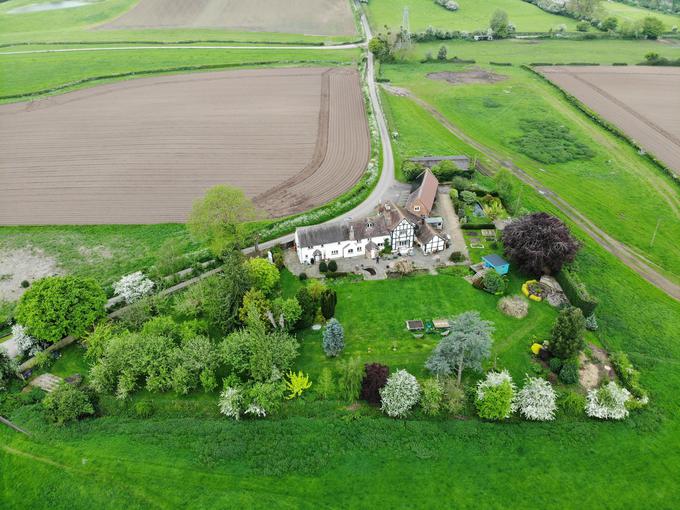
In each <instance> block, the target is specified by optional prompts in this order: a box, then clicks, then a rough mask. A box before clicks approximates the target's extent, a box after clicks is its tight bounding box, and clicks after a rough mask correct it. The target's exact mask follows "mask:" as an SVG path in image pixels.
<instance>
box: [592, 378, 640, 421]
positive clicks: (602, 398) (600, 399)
mask: <svg viewBox="0 0 680 510" xmlns="http://www.w3.org/2000/svg"><path fill="white" fill-rule="evenodd" d="M630 398H631V395H630V392H629V391H628V390H627V389H625V388H621V387H620V386H619V385H617V384H616V383H615V382H614V381H611V382H610V383H609V384H607V385H605V386H602V387H601V388H597V389H593V390H590V391H589V392H588V398H587V401H586V414H587V415H588V416H590V417H591V418H599V419H601V420H623V419H624V418H626V417H627V416H628V409H627V408H626V402H628V400H630Z"/></svg>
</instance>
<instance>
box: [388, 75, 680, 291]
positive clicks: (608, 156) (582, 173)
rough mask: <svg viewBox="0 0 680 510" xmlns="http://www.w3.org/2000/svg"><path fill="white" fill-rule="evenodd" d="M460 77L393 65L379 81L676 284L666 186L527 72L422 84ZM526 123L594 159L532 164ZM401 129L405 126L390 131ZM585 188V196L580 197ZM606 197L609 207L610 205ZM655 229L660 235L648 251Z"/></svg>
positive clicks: (670, 189) (673, 219) (678, 233)
mask: <svg viewBox="0 0 680 510" xmlns="http://www.w3.org/2000/svg"><path fill="white" fill-rule="evenodd" d="M464 69H465V68H464V67H463V66H460V65H451V64H449V65H442V64H410V65H407V64H399V65H392V66H383V67H382V74H383V76H384V77H386V78H388V79H390V80H391V84H393V85H395V86H398V87H404V88H406V89H408V90H410V91H411V92H412V93H414V94H415V95H416V96H417V97H419V98H421V99H424V100H425V101H427V102H428V103H430V104H431V105H433V106H434V107H435V108H437V109H438V110H439V111H440V112H441V113H442V114H443V115H445V116H446V117H447V118H448V119H450V120H451V121H452V122H453V123H454V124H455V125H457V126H459V127H460V128H462V129H463V130H464V131H465V133H466V134H467V135H469V136H472V137H473V138H475V139H476V140H478V141H479V142H481V143H483V144H485V145H486V146H488V147H490V148H492V149H494V150H496V151H498V152H499V153H501V154H504V155H507V156H508V157H510V158H512V161H513V162H515V163H516V164H517V165H519V166H520V167H521V168H523V169H525V170H526V171H528V172H529V173H530V174H531V175H532V176H534V177H535V178H537V179H539V180H540V181H541V182H543V183H545V184H546V186H548V188H550V189H552V190H554V191H556V192H557V193H558V194H559V195H560V196H562V197H563V198H564V199H566V200H567V201H568V202H569V203H571V204H572V205H573V206H575V207H576V208H577V209H579V210H580V211H581V212H582V213H584V214H585V215H586V216H587V217H589V218H590V219H591V220H592V221H594V222H595V223H596V224H598V225H599V226H600V227H601V228H603V229H604V230H606V231H607V232H608V233H609V234H611V235H613V236H614V237H616V238H617V239H619V240H620V241H622V242H625V243H627V244H628V245H630V246H632V247H634V248H635V249H636V250H638V251H639V252H640V253H642V254H644V255H645V256H646V257H648V258H649V259H651V260H652V261H654V262H656V263H657V264H659V265H660V266H661V267H662V268H663V269H664V270H665V271H666V272H667V273H668V274H669V275H670V276H671V277H672V278H675V279H676V280H678V279H680V258H679V257H678V254H677V250H675V249H674V248H673V247H674V245H675V239H678V238H679V237H680V221H678V218H679V216H678V211H679V208H678V206H679V204H680V196H679V193H678V190H677V187H676V185H675V184H674V183H673V182H671V181H670V178H668V177H667V176H666V175H665V174H662V173H661V172H660V171H659V170H658V169H656V168H655V167H654V166H652V165H651V164H650V163H649V162H647V161H646V160H644V159H643V158H640V157H639V156H638V155H637V154H636V153H635V151H634V150H633V149H632V148H630V147H629V146H627V145H626V144H625V143H623V142H622V141H620V140H618V139H617V138H615V137H614V136H612V135H610V134H609V133H607V132H606V131H604V130H603V129H601V128H599V127H598V126H596V125H595V124H594V123H592V121H590V119H588V118H586V117H585V116H584V115H582V114H581V112H579V111H577V110H576V109H575V108H573V107H571V106H570V105H569V104H568V103H566V102H565V101H564V100H563V99H562V98H561V97H560V96H559V95H558V93H557V92H556V91H554V90H552V89H551V88H550V86H549V85H546V84H545V83H542V82H541V81H540V79H537V78H536V77H534V76H532V75H531V74H530V73H529V72H527V71H524V70H522V69H518V68H515V67H501V68H498V67H489V68H488V69H489V70H490V71H492V72H495V73H500V74H503V75H506V76H507V77H508V79H506V80H505V81H501V82H499V83H494V84H475V85H451V84H450V83H447V82H446V81H439V80H431V79H428V78H427V77H426V75H427V74H428V73H430V72H439V71H444V70H446V71H452V72H456V71H461V70H464ZM489 99H492V100H493V102H489ZM492 106H493V107H492ZM531 119H536V120H540V119H551V120H553V121H555V122H558V123H559V124H560V125H564V126H566V127H567V128H568V130H569V132H570V133H572V134H573V135H574V136H575V137H576V138H577V139H578V140H579V141H580V143H585V144H586V145H587V146H588V148H589V149H590V150H592V151H593V152H594V153H595V156H594V157H593V158H591V159H586V160H580V159H576V160H573V161H568V162H564V163H554V164H545V163H540V162H538V161H535V160H533V159H531V158H530V157H528V156H527V155H525V154H523V153H522V152H519V151H518V149H517V146H516V144H515V143H514V140H516V139H517V138H519V137H520V136H522V135H523V131H522V129H521V127H520V126H521V123H522V122H523V121H526V120H531ZM407 123H408V119H406V118H404V119H402V120H401V122H399V121H398V122H397V126H401V125H405V124H407ZM399 129H400V128H399V127H398V128H397V130H399ZM585 183H587V186H588V193H587V194H584V193H583V186H584V185H585ZM612 195H615V196H616V197H617V200H616V202H612V201H611V200H610V197H611V196H612ZM657 221H659V222H660V227H659V231H658V233H657V237H656V239H655V241H654V243H653V246H650V244H651V243H650V241H651V236H652V233H653V230H654V228H655V225H656V223H657Z"/></svg>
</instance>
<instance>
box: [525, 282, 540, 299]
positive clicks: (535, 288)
mask: <svg viewBox="0 0 680 510" xmlns="http://www.w3.org/2000/svg"><path fill="white" fill-rule="evenodd" d="M522 294H524V295H525V296H526V297H528V298H529V299H531V300H532V301H543V298H544V297H545V289H543V287H542V286H541V284H540V283H538V281H537V280H528V281H526V282H524V284H523V285H522Z"/></svg>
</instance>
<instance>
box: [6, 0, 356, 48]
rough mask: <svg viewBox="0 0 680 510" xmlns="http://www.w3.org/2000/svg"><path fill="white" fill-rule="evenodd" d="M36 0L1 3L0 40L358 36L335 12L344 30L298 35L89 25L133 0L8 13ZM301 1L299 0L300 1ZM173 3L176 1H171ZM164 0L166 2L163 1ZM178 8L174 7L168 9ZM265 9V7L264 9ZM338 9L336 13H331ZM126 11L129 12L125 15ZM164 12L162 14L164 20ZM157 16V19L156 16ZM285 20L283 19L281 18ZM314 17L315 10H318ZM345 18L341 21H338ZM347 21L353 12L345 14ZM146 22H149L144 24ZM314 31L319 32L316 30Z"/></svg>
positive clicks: (109, 18) (313, 40)
mask: <svg viewBox="0 0 680 510" xmlns="http://www.w3.org/2000/svg"><path fill="white" fill-rule="evenodd" d="M37 1H38V0H9V1H7V2H2V3H0V42H1V43H18V42H60V41H71V42H73V41H79V42H87V41H89V42H95V41H187V40H203V41H206V40H211V41H216V40H221V41H252V42H256V41H270V42H288V43H291V42H300V43H323V42H340V41H347V40H354V39H357V38H358V35H357V34H356V31H355V28H354V25H353V24H352V25H351V27H350V26H349V25H348V24H347V23H348V21H347V19H348V17H347V16H346V15H344V16H338V18H337V19H333V20H331V21H329V23H330V24H331V26H337V27H342V26H346V27H348V28H349V29H351V31H350V32H348V34H349V35H320V36H313V35H302V34H290V33H283V32H282V31H281V28H278V29H277V30H276V31H268V32H267V31H265V32H263V31H260V32H248V31H243V30H240V31H239V30H227V29H226V28H224V27H223V26H218V27H217V28H191V26H190V25H186V24H185V25H183V26H184V27H185V28H161V29H150V28H142V29H130V28H128V29H126V30H94V29H95V28H96V27H99V26H101V25H103V24H106V23H108V22H111V21H113V20H117V19H122V18H120V17H121V16H123V15H125V14H126V13H128V11H130V9H132V8H133V7H134V6H135V5H136V4H137V0H103V1H100V2H95V3H92V4H90V5H85V6H81V7H77V8H73V9H56V10H50V11H42V12H30V13H19V14H10V11H14V10H15V9H17V8H22V7H27V6H30V5H33V4H35V3H36V2H37ZM299 1H301V0H299ZM324 1H326V2H331V1H332V2H335V3H336V4H337V6H339V7H340V8H343V9H344V8H345V6H346V9H347V10H348V11H349V4H348V3H347V4H345V3H343V2H344V0H324ZM174 3H177V2H174ZM185 3H186V2H185ZM166 4H168V2H166ZM167 11H168V13H170V12H177V9H174V11H173V10H170V9H168V10H167ZM269 11H270V10H268V9H264V10H263V12H264V13H267V12H269ZM336 14H337V13H336ZM128 15H129V14H128ZM168 16H169V14H166V15H164V16H161V18H163V19H168ZM161 18H159V19H161ZM284 19H285V18H284ZM317 19H320V18H319V15H317ZM343 20H344V21H343ZM349 20H350V21H351V20H352V14H351V12H350V14H349ZM147 25H148V23H147ZM314 33H317V34H318V33H320V31H319V30H318V27H317V30H316V31H315V32H314Z"/></svg>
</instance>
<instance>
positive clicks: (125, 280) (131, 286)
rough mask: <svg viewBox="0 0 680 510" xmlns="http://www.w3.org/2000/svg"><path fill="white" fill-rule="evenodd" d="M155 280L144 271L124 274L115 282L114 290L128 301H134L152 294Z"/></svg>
mask: <svg viewBox="0 0 680 510" xmlns="http://www.w3.org/2000/svg"><path fill="white" fill-rule="evenodd" d="M153 286H154V284H153V282H152V281H151V280H149V279H148V278H147V277H146V276H145V275H144V273H142V272H141V271H137V272H136V273H132V274H129V275H127V276H123V277H122V278H121V279H120V280H118V281H117V282H116V283H114V284H113V291H114V293H115V294H116V295H117V296H121V297H122V298H123V299H124V300H125V302H126V303H134V302H135V301H138V300H139V299H141V298H143V297H144V296H147V295H149V294H151V291H152V290H153Z"/></svg>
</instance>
